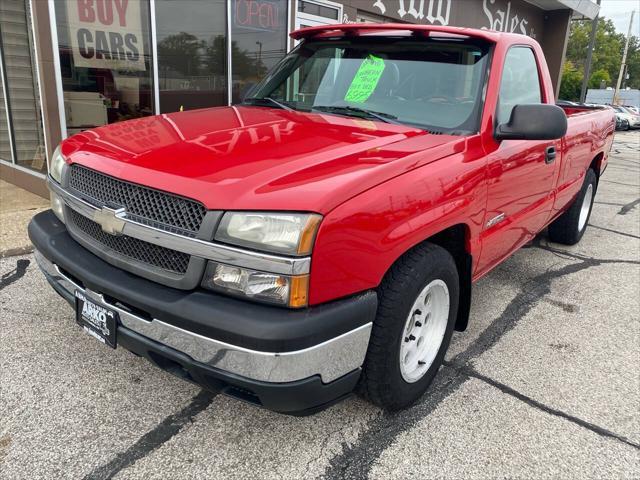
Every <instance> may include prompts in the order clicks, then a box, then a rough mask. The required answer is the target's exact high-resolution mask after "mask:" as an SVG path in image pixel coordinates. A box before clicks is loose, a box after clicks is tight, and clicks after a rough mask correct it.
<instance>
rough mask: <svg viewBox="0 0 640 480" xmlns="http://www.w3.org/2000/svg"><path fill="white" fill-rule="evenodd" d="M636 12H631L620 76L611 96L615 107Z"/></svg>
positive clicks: (625, 65)
mask: <svg viewBox="0 0 640 480" xmlns="http://www.w3.org/2000/svg"><path fill="white" fill-rule="evenodd" d="M635 13H636V11H635V10H634V11H633V12H631V20H630V21H629V33H627V41H626V42H625V44H624V53H623V54H622V64H620V74H619V75H618V83H616V91H615V93H614V94H613V104H614V105H617V104H618V102H619V99H618V95H619V94H620V85H621V84H622V77H623V76H624V71H625V68H626V67H627V53H629V40H630V39H631V29H632V28H633V16H634V15H635Z"/></svg>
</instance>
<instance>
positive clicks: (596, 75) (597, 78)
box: [583, 68, 611, 88]
mask: <svg viewBox="0 0 640 480" xmlns="http://www.w3.org/2000/svg"><path fill="white" fill-rule="evenodd" d="M583 77H584V75H583ZM602 82H604V84H605V87H610V86H611V76H610V75H609V72H607V71H606V70H605V69H604V68H601V69H600V70H596V71H595V72H593V73H592V74H591V78H589V88H600V85H601V84H602Z"/></svg>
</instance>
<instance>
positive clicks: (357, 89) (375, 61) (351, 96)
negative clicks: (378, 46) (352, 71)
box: [344, 55, 385, 103]
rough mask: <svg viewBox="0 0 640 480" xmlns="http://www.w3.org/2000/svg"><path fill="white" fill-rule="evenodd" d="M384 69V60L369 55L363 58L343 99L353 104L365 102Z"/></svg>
mask: <svg viewBox="0 0 640 480" xmlns="http://www.w3.org/2000/svg"><path fill="white" fill-rule="evenodd" d="M384 67H385V64H384V60H383V59H381V58H380V57H376V56H375V55H369V56H368V57H367V58H365V59H364V61H363V62H362V64H361V65H360V68H359V69H358V71H357V72H356V75H355V77H353V80H352V81H351V85H350V86H349V90H347V94H346V95H345V96H344V99H345V100H346V101H347V102H353V103H364V102H366V101H367V100H368V99H369V97H370V96H371V94H372V93H373V91H374V90H375V89H376V87H377V86H378V82H379V81H380V77H381V76H382V72H383V71H384Z"/></svg>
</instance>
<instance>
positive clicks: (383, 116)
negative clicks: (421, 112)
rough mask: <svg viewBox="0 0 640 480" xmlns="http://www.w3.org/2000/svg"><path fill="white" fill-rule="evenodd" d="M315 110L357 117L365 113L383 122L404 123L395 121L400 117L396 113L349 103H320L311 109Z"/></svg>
mask: <svg viewBox="0 0 640 480" xmlns="http://www.w3.org/2000/svg"><path fill="white" fill-rule="evenodd" d="M313 110H318V111H320V112H329V113H339V114H343V115H349V114H352V115H351V116H355V117H362V115H365V116H368V117H372V118H375V119H376V120H380V121H381V122H384V123H391V124H393V125H402V123H400V122H396V121H395V120H397V118H398V117H396V116H395V115H392V114H390V113H384V112H376V111H373V110H367V109H366V108H359V107H350V106H348V105H341V106H331V105H318V106H315V107H313V108H312V109H311V111H313ZM353 114H356V115H353ZM358 114H359V115H358Z"/></svg>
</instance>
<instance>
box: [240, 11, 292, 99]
mask: <svg viewBox="0 0 640 480" xmlns="http://www.w3.org/2000/svg"><path fill="white" fill-rule="evenodd" d="M231 6H232V9H233V10H232V12H231V59H232V63H231V72H232V80H233V84H232V85H233V90H232V93H233V96H232V101H233V103H236V102H239V101H240V97H241V95H242V94H243V93H244V92H245V91H246V90H247V89H248V88H249V86H250V85H252V84H255V83H257V82H259V81H260V80H262V78H263V77H264V76H265V74H266V73H267V71H268V70H270V69H271V68H272V67H273V66H275V64H276V63H278V62H279V61H280V59H281V58H282V57H283V56H284V55H285V54H286V52H287V1H286V0H232V2H231Z"/></svg>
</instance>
